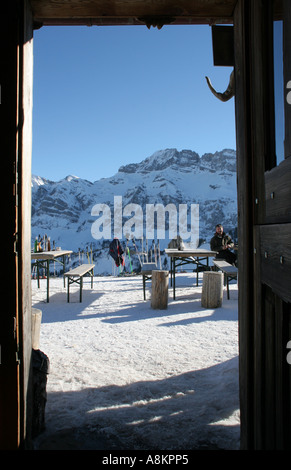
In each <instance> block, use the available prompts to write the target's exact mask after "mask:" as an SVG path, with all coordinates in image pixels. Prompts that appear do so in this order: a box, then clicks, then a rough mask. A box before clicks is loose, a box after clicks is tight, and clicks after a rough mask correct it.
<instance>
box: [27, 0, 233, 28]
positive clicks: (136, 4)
mask: <svg viewBox="0 0 291 470" xmlns="http://www.w3.org/2000/svg"><path fill="white" fill-rule="evenodd" d="M30 3H31V7H32V11H33V17H34V20H35V22H39V23H41V24H43V25H54V24H72V25H73V24H84V25H95V24H96V25H114V24H120V25H122V24H144V22H143V21H141V20H140V19H144V18H157V19H158V20H159V19H161V20H163V19H165V20H166V21H165V23H164V24H173V23H174V24H202V23H206V24H215V23H231V22H232V17H233V10H234V7H235V4H236V0H221V1H219V2H218V1H217V0H207V1H206V0H195V1H193V0H179V1H177V0H70V1H68V0H58V1H57V2H56V1H55V0H30ZM167 18H168V21H167Z"/></svg>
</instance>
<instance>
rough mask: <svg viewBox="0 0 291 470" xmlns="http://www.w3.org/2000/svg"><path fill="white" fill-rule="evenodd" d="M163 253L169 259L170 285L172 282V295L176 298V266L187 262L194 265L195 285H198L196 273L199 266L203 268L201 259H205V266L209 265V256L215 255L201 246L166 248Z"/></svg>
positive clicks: (214, 252)
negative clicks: (179, 248) (182, 248)
mask: <svg viewBox="0 0 291 470" xmlns="http://www.w3.org/2000/svg"><path fill="white" fill-rule="evenodd" d="M165 253H166V254H167V255H168V256H169V257H170V259H171V269H170V271H171V286H172V284H173V297H174V300H175V298H176V281H175V275H176V268H177V267H178V266H183V265H187V264H194V265H196V273H197V278H196V285H197V286H198V273H199V269H200V268H201V267H203V268H205V264H204V263H202V261H205V260H206V266H209V258H212V257H214V256H216V254H217V253H216V251H211V250H206V249H202V248H193V249H192V248H191V249H184V250H178V249H177V248H167V249H165Z"/></svg>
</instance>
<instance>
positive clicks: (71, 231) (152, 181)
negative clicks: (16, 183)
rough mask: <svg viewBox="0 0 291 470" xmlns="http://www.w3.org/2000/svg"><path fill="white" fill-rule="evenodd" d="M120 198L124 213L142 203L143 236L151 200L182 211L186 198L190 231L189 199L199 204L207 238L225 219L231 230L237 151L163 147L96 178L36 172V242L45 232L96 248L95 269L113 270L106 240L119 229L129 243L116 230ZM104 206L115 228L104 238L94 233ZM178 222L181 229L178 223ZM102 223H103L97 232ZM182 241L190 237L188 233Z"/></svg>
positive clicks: (74, 245)
mask: <svg viewBox="0 0 291 470" xmlns="http://www.w3.org/2000/svg"><path fill="white" fill-rule="evenodd" d="M97 176H98V175H97ZM117 200H118V201H119V202H121V211H122V213H123V215H124V208H125V207H127V208H130V207H131V206H128V205H129V204H135V205H136V206H134V207H135V211H136V207H137V206H138V207H139V208H140V211H141V213H142V215H143V225H144V236H146V219H147V217H146V208H147V206H148V205H150V204H154V205H157V204H162V205H163V207H164V208H165V207H166V206H167V205H168V204H172V205H174V206H175V207H176V208H177V213H178V214H179V207H180V206H179V205H180V204H184V205H185V204H186V205H187V214H188V227H187V230H188V232H189V233H190V231H191V222H192V223H194V221H193V219H192V220H191V215H190V214H191V212H190V208H191V205H194V204H196V205H199V238H200V239H203V240H205V241H206V242H209V240H210V238H211V236H212V234H213V232H214V230H215V225H216V224H217V223H222V224H223V225H224V228H225V230H226V231H228V232H231V231H233V230H235V228H236V225H237V194H236V153H235V151H234V150H229V149H225V150H222V151H220V152H216V153H214V154H204V155H203V156H202V157H200V156H199V155H198V154H197V153H196V152H193V151H191V150H182V151H178V150H176V149H166V150H160V151H157V152H155V153H154V154H153V155H152V156H150V157H148V158H146V159H145V160H143V161H142V162H140V163H135V164H129V165H125V166H122V167H121V168H119V170H118V172H117V173H116V174H115V175H113V176H112V177H110V178H102V179H99V180H96V181H95V182H90V181H87V180H83V179H81V178H78V177H76V176H72V175H70V176H67V177H66V178H64V179H62V180H60V181H58V182H53V181H49V180H46V179H45V178H41V177H40V176H32V244H33V241H34V239H35V237H38V236H39V235H40V236H41V237H43V236H44V234H47V235H48V236H50V239H51V244H53V241H54V242H55V245H56V246H61V247H62V248H68V249H72V250H73V251H74V252H79V250H81V251H82V250H84V251H85V252H86V250H87V248H89V251H90V252H91V248H92V251H93V253H94V258H95V260H94V261H95V263H96V264H97V266H96V270H95V273H102V274H104V273H105V274H106V273H111V272H112V260H111V258H110V257H109V258H108V245H109V243H110V241H111V239H112V238H113V237H114V236H116V235H118V238H120V239H121V240H123V241H124V244H125V243H126V233H123V234H122V233H121V234H120V232H118V234H116V233H115V230H114V216H115V219H116V217H117V212H116V206H114V203H116V201H117ZM94 207H95V210H94V209H93V208H94ZM100 208H103V209H104V210H105V211H106V210H107V211H108V213H109V214H110V216H111V228H112V230H111V233H110V236H107V232H104V233H105V235H106V238H105V239H104V238H102V239H97V237H96V230H95V233H94V230H92V227H94V222H95V224H96V221H97V222H98V223H99V221H101V218H100V217H101V216H102V215H103V213H104V212H98V211H97V209H100ZM92 209H93V210H92ZM121 211H120V210H119V212H118V217H120V212H121ZM133 214H135V213H134V212H133ZM128 219H129V216H127V217H125V216H124V217H123V218H122V219H120V222H121V224H122V228H123V229H124V222H125V221H126V220H128ZM115 222H116V220H115ZM168 225H169V224H168V221H167V220H166V223H165V229H166V237H165V239H162V240H160V246H161V249H163V248H164V247H166V246H167V244H168V242H169V239H168V238H167V235H168V232H167V229H168ZM177 227H178V229H179V225H177ZM192 228H193V227H192ZM101 229H102V226H101V224H99V225H98V230H99V232H98V233H99V237H100V231H101ZM124 232H125V230H124ZM132 232H134V226H133V227H132ZM92 233H93V235H92ZM120 235H123V236H120ZM155 238H156V239H157V236H156V233H155ZM151 241H152V240H149V243H151ZM184 241H185V242H189V241H191V237H190V235H189V238H188V239H187V240H186V239H185V240H184ZM144 246H145V245H144ZM140 247H141V246H140ZM132 261H133V263H134V260H132Z"/></svg>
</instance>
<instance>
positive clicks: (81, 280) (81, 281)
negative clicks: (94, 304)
mask: <svg viewBox="0 0 291 470" xmlns="http://www.w3.org/2000/svg"><path fill="white" fill-rule="evenodd" d="M82 288H83V276H81V277H80V302H82Z"/></svg>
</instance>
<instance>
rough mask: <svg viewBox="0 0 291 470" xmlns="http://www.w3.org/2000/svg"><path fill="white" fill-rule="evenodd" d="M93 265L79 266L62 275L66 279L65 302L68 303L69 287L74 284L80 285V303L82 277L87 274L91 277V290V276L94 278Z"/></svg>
mask: <svg viewBox="0 0 291 470" xmlns="http://www.w3.org/2000/svg"><path fill="white" fill-rule="evenodd" d="M94 267H95V264H81V265H80V266H77V267H76V268H74V269H71V270H70V271H68V272H67V273H65V274H64V277H67V278H68V291H67V300H68V302H70V285H71V284H73V283H74V282H76V283H77V284H79V285H80V302H82V289H83V277H84V276H85V275H86V274H88V275H89V276H91V289H92V288H93V276H94Z"/></svg>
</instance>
